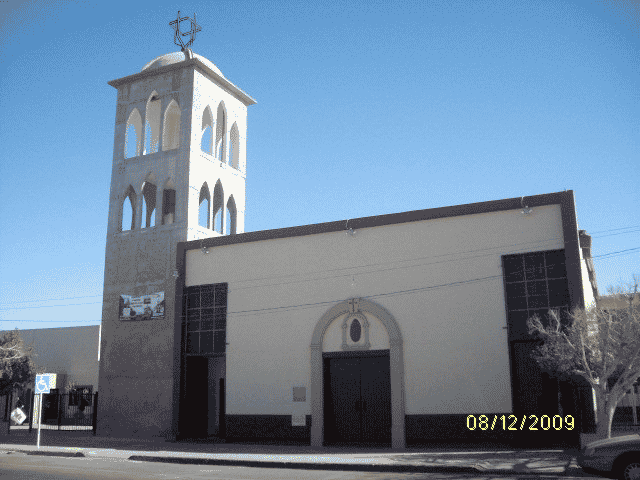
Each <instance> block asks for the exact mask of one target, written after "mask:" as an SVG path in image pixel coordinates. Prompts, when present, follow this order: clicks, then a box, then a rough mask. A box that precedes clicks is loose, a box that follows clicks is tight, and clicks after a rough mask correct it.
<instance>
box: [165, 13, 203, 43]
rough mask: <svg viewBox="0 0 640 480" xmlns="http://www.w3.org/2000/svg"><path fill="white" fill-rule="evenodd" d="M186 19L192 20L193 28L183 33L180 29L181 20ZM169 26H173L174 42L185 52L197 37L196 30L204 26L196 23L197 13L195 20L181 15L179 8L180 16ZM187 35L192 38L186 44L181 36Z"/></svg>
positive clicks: (194, 15)
mask: <svg viewBox="0 0 640 480" xmlns="http://www.w3.org/2000/svg"><path fill="white" fill-rule="evenodd" d="M184 20H189V21H190V22H191V30H189V31H188V32H185V33H182V32H181V31H180V22H182V21H184ZM169 26H170V27H172V28H173V30H174V34H173V43H175V44H176V45H178V46H179V47H180V50H182V51H183V52H184V51H185V50H186V49H187V48H189V47H190V46H191V44H192V43H193V41H194V40H195V39H196V32H199V31H200V30H202V27H200V25H198V24H197V23H196V14H195V13H194V14H193V20H192V19H190V18H189V17H180V10H178V18H177V19H175V20H174V21H173V22H170V23H169ZM187 35H191V40H189V41H188V42H187V43H186V44H185V43H184V42H183V41H182V38H181V37H186V36H187Z"/></svg>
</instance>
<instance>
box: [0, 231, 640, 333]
mask: <svg viewBox="0 0 640 480" xmlns="http://www.w3.org/2000/svg"><path fill="white" fill-rule="evenodd" d="M629 228H635V226H633V227H622V228H618V229H609V230H603V231H601V232H602V233H604V232H608V231H614V230H623V229H629ZM633 232H635V231H632V232H620V233H633ZM613 235H616V234H613ZM604 236H608V235H604ZM561 238H562V237H561V236H556V237H551V238H549V239H545V240H536V241H532V242H519V243H514V244H509V245H498V246H494V247H488V248H482V249H475V250H468V251H464V252H452V253H444V254H440V255H430V256H423V257H416V258H413V259H406V260H395V261H389V262H378V263H368V264H364V265H356V266H350V267H343V268H337V269H328V270H320V271H316V272H308V273H303V274H302V275H309V274H322V273H330V272H340V271H345V270H346V271H349V273H345V274H341V275H328V276H317V277H314V278H308V279H297V280H291V281H288V282H281V283H266V284H258V285H249V286H246V287H241V286H237V285H238V284H243V283H250V282H255V281H259V280H273V279H275V278H292V277H295V276H296V275H295V274H294V275H291V274H285V275H280V276H270V277H262V278H254V279H249V280H240V281H237V282H234V283H235V284H236V287H235V288H234V290H245V289H248V288H259V287H275V286H281V285H287V284H291V283H299V282H301V281H307V282H308V281H317V280H327V279H331V278H340V277H348V276H354V275H364V274H371V273H377V272H383V271H391V270H398V269H405V268H416V267H420V266H425V265H434V264H439V263H446V262H454V261H455V262H460V261H464V260H470V259H475V258H480V257H485V256H492V255H496V253H495V252H491V253H485V254H482V255H474V256H468V257H462V258H453V259H446V260H441V261H436V262H427V263H414V264H412V265H403V266H397V267H391V268H386V269H375V270H369V271H364V272H354V270H357V269H359V268H366V267H373V266H382V265H388V264H393V263H406V262H415V261H418V260H425V259H433V258H440V257H448V256H452V255H464V254H466V253H475V252H488V251H490V250H496V249H501V250H504V249H506V248H514V247H518V246H520V247H521V246H523V245H532V244H533V245H535V244H542V243H547V242H551V241H555V240H560V239H561ZM639 249H640V247H637V248H631V249H626V250H620V251H616V252H609V253H606V254H602V255H596V256H594V257H592V258H600V259H603V258H613V257H615V256H621V255H629V254H631V253H633V252H635V251H636V250H639ZM509 253H515V252H504V251H502V252H501V255H504V254H509ZM297 276H300V274H298V275H297ZM98 296H99V295H87V296H79V297H67V298H62V299H55V300H53V299H52V300H40V302H42V301H60V300H66V299H76V298H95V297H98ZM32 302H34V301H22V302H15V304H25V303H32ZM100 303H102V302H101V301H98V302H88V303H77V304H62V305H37V306H33V307H22V308H15V307H8V308H0V311H7V310H28V309H34V308H60V307H71V306H85V305H96V304H100ZM12 304H13V303H12ZM4 305H11V304H4ZM0 321H3V320H0ZM25 321H27V320H25ZM78 321H81V320H78Z"/></svg>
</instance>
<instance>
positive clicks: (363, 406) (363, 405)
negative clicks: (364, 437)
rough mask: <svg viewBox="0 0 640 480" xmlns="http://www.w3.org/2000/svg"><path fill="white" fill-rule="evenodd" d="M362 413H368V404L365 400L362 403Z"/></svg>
mask: <svg viewBox="0 0 640 480" xmlns="http://www.w3.org/2000/svg"><path fill="white" fill-rule="evenodd" d="M362 411H363V412H366V411H367V402H365V401H364V400H363V401H362Z"/></svg>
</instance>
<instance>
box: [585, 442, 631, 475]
mask: <svg viewBox="0 0 640 480" xmlns="http://www.w3.org/2000/svg"><path fill="white" fill-rule="evenodd" d="M578 465H580V466H581V467H582V468H583V469H585V470H586V471H588V470H596V471H598V472H607V473H609V474H612V475H614V476H615V478H618V479H619V480H640V435H626V436H624V437H614V438H606V439H604V440H596V441H595V442H591V443H589V444H587V445H586V446H585V447H584V448H583V449H582V450H581V452H580V455H578Z"/></svg>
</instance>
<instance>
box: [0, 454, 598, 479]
mask: <svg viewBox="0 0 640 480" xmlns="http://www.w3.org/2000/svg"><path fill="white" fill-rule="evenodd" d="M205 478H207V479H229V480H269V479H274V480H276V479H277V480H289V479H291V480H298V479H299V480H334V479H335V480H419V479H451V480H453V479H468V480H472V479H473V480H493V479H505V480H506V479H530V480H534V479H542V478H544V479H545V480H554V479H558V480H559V479H563V480H570V479H572V478H575V479H576V480H577V479H579V478H580V479H584V478H591V479H593V480H598V479H603V477H598V476H595V475H588V474H582V475H580V476H576V477H572V476H564V475H549V474H547V475H543V476H539V475H513V474H512V475H504V476H502V475H499V476H496V475H478V474H469V475H461V474H459V473H458V474H455V473H436V472H434V473H426V474H423V473H408V474H402V473H368V472H341V471H337V470H299V469H290V468H287V469H276V468H250V467H226V466H211V465H180V464H171V463H155V462H137V461H132V460H124V459H114V458H68V457H46V456H39V455H26V454H24V453H11V454H3V455H1V456H0V479H7V480H8V479H11V480H80V479H82V480H85V479H86V480H97V479H109V480H125V479H126V480H130V479H136V480H146V479H149V480H151V479H153V480H158V479H163V480H164V479H166V480H171V479H205Z"/></svg>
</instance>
